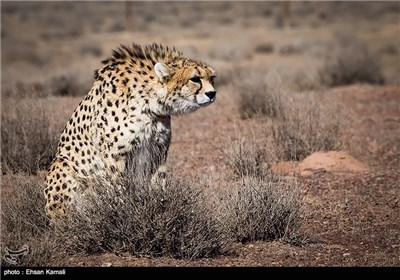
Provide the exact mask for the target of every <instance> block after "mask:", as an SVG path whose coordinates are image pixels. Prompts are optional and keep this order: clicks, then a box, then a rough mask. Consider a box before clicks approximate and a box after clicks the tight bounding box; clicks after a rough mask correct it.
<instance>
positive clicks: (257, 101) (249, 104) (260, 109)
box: [238, 79, 283, 119]
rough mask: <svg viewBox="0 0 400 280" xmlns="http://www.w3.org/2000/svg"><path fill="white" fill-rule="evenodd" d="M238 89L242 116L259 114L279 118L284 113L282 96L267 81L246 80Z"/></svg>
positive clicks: (248, 116) (250, 116)
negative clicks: (252, 81) (253, 81)
mask: <svg viewBox="0 0 400 280" xmlns="http://www.w3.org/2000/svg"><path fill="white" fill-rule="evenodd" d="M250 80H253V79H250ZM242 81H243V80H242ZM238 89H239V91H240V95H239V100H238V109H239V113H240V116H241V118H243V119H246V118H253V117H259V116H263V117H269V118H277V117H279V116H280V115H281V114H282V110H283V107H282V105H283V104H282V100H281V96H280V95H279V94H276V92H277V91H276V90H275V89H274V88H272V87H270V86H268V85H267V84H266V83H263V82H261V83H250V82H244V83H243V84H240V85H238Z"/></svg>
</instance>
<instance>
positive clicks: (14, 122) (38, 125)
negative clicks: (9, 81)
mask: <svg viewBox="0 0 400 280" xmlns="http://www.w3.org/2000/svg"><path fill="white" fill-rule="evenodd" d="M45 108H46V106H45V100H43V99H39V98H22V99H19V98H6V99H3V100H2V110H1V165H2V170H3V172H7V171H10V172H26V173H29V174H36V172H37V171H38V170H42V169H46V168H47V167H48V166H49V164H50V162H51V160H52V159H53V156H54V154H55V149H56V145H57V137H56V136H55V135H53V134H52V133H51V131H50V128H49V126H50V117H49V115H48V114H47V112H46V111H45Z"/></svg>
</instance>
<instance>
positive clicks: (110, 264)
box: [101, 262, 112, 267]
mask: <svg viewBox="0 0 400 280" xmlns="http://www.w3.org/2000/svg"><path fill="white" fill-rule="evenodd" d="M111 266H112V263H110V262H105V263H103V264H101V267H111Z"/></svg>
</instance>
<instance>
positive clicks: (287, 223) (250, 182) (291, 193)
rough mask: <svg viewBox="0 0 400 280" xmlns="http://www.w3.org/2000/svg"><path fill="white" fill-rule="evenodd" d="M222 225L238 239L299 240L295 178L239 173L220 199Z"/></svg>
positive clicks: (297, 241)
mask: <svg viewBox="0 0 400 280" xmlns="http://www.w3.org/2000/svg"><path fill="white" fill-rule="evenodd" d="M221 213H222V218H223V222H224V227H225V228H226V230H227V231H228V234H229V235H230V236H231V237H232V238H234V239H235V240H236V241H238V242H242V243H245V242H252V241H257V240H262V241H272V240H281V241H283V242H289V243H292V244H298V243H299V242H300V240H301V238H300V234H299V228H300V226H301V225H302V222H303V218H302V213H301V197H300V192H299V188H298V183H297V182H296V181H295V180H292V181H287V180H283V179H278V180H276V179H271V178H269V179H267V178H265V177H264V178H260V177H254V176H249V177H242V180H241V181H240V182H238V183H237V184H236V186H235V187H234V188H232V189H231V190H230V191H229V193H227V196H226V197H225V199H223V200H222V203H221Z"/></svg>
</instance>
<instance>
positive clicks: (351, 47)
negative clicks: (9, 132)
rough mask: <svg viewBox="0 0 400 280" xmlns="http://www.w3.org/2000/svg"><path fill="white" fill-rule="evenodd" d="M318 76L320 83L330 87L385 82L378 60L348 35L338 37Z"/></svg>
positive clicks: (364, 45) (360, 43)
mask: <svg viewBox="0 0 400 280" xmlns="http://www.w3.org/2000/svg"><path fill="white" fill-rule="evenodd" d="M319 75H320V79H321V83H322V84H325V85H327V86H330V87H334V86H341V85H350V84H355V83H368V84H379V85H381V84H384V82H385V79H384V77H383V73H382V70H381V65H380V63H379V60H378V58H377V57H375V56H373V55H372V54H371V52H370V51H369V49H368V47H367V44H365V42H362V41H359V40H357V39H355V38H354V37H352V36H348V35H341V36H340V37H339V39H338V45H337V46H336V49H335V50H334V51H333V52H329V54H328V55H327V56H326V58H325V63H324V64H323V66H322V67H321V69H320V72H319Z"/></svg>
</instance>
